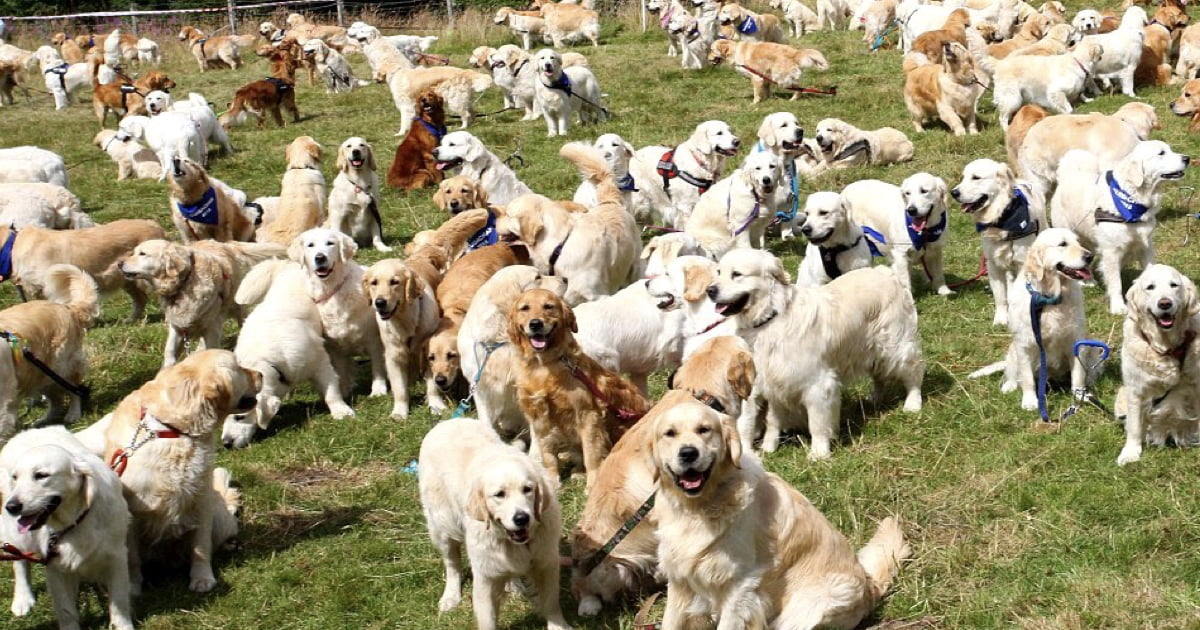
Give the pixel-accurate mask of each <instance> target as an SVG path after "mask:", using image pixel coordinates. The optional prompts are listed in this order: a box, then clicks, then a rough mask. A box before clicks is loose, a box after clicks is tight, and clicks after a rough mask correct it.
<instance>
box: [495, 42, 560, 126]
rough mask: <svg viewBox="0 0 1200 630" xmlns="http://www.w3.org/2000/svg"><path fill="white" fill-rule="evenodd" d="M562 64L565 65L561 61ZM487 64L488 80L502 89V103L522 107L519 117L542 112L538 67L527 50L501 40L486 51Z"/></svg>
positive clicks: (515, 107)
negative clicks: (489, 50)
mask: <svg viewBox="0 0 1200 630" xmlns="http://www.w3.org/2000/svg"><path fill="white" fill-rule="evenodd" d="M563 65H566V64H565V62H564V64H563ZM487 67H489V68H491V70H492V80H493V81H495V83H496V86H497V87H499V88H500V91H501V92H503V93H504V104H505V106H506V107H511V108H513V109H521V110H524V112H525V115H524V116H522V117H521V120H537V119H538V117H540V116H541V115H542V111H541V110H540V109H539V108H538V107H539V106H538V101H537V85H536V82H537V81H539V80H540V70H539V67H538V65H537V64H536V63H533V57H531V56H530V55H529V53H527V52H525V51H524V50H521V49H520V48H519V47H517V46H514V45H512V44H505V45H503V46H501V47H500V48H497V49H495V50H493V51H492V52H491V53H489V55H488V57H487ZM569 80H570V79H568V81H569Z"/></svg>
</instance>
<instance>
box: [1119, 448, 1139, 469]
mask: <svg viewBox="0 0 1200 630" xmlns="http://www.w3.org/2000/svg"><path fill="white" fill-rule="evenodd" d="M1141 459H1142V447H1141V446H1140V445H1137V444H1126V445H1125V448H1122V449H1121V454H1120V455H1118V456H1117V465H1118V466H1124V465H1125V464H1132V463H1133V462H1136V461H1140V460H1141Z"/></svg>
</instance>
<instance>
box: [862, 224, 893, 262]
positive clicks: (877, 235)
mask: <svg viewBox="0 0 1200 630" xmlns="http://www.w3.org/2000/svg"><path fill="white" fill-rule="evenodd" d="M862 231H863V236H865V237H867V249H870V250H871V258H881V257H882V256H883V252H882V251H880V249H879V246H880V245H887V238H885V237H884V236H883V233H882V232H880V231H879V230H876V229H875V228H872V227H867V226H865V225H864V226H862Z"/></svg>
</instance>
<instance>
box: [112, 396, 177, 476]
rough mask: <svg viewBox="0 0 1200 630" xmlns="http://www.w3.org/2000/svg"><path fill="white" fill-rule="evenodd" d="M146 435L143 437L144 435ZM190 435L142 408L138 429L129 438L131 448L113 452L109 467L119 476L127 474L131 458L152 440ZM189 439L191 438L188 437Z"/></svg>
mask: <svg viewBox="0 0 1200 630" xmlns="http://www.w3.org/2000/svg"><path fill="white" fill-rule="evenodd" d="M143 433H144V434H145V436H143V435H142V434H143ZM185 435H188V434H187V433H184V432H183V431H180V430H179V429H176V428H175V427H172V426H171V425H169V424H167V423H165V422H163V421H162V420H159V419H158V418H156V417H154V416H153V415H151V413H150V411H149V410H147V409H146V408H145V407H142V409H141V413H140V415H139V416H138V423H137V428H135V429H134V431H133V436H132V437H130V438H129V446H126V447H124V448H119V449H117V450H115V451H113V454H112V457H110V458H109V459H108V467H109V468H111V469H113V472H115V473H117V476H118V477H120V476H121V475H123V474H125V467H126V466H128V465H129V458H130V457H133V454H134V453H136V452H137V450H138V449H140V448H142V447H143V446H145V445H146V443H147V442H149V441H150V440H155V439H159V438H162V439H166V440H170V439H176V438H179V437H183V436H185ZM188 437H191V436H190V435H188Z"/></svg>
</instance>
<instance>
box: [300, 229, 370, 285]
mask: <svg viewBox="0 0 1200 630" xmlns="http://www.w3.org/2000/svg"><path fill="white" fill-rule="evenodd" d="M356 253H358V245H356V244H355V243H354V239H352V238H350V237H349V236H346V235H345V234H342V233H341V232H339V231H337V230H329V229H326V228H314V229H311V230H308V231H307V232H304V233H303V234H301V235H300V236H297V237H296V238H295V239H293V240H292V242H291V244H290V245H288V258H290V259H291V260H292V261H294V262H298V263H300V265H301V266H303V267H304V270H305V271H307V272H308V273H309V274H311V275H312V276H315V277H317V278H319V279H321V280H322V281H324V282H329V281H330V280H331V279H336V278H339V277H341V276H342V274H343V273H344V272H345V263H346V262H347V261H349V260H351V259H353V258H354V255H355V254H356Z"/></svg>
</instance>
